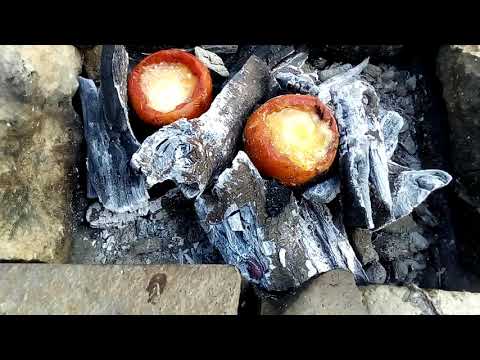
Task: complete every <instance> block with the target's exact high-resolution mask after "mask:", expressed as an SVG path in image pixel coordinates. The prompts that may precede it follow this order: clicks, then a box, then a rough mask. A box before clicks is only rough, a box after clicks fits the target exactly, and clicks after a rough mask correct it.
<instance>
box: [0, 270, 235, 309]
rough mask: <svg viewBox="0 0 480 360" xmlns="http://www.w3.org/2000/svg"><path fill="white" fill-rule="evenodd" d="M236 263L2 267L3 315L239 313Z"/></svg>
mask: <svg viewBox="0 0 480 360" xmlns="http://www.w3.org/2000/svg"><path fill="white" fill-rule="evenodd" d="M240 288H241V277H240V274H239V273H238V271H237V270H236V269H235V268H234V267H230V266H223V265H201V266H175V265H153V266H89V265H46V264H1V265H0V314H9V315H10V314H12V315H13V314H20V315H30V314H45V315H47V314H48V315H56V314H61V315H93V314H95V315H100V314H101V315H149V314H155V315H167V314H168V315H187V314H188V315H235V314H237V309H238V305H239V297H240Z"/></svg>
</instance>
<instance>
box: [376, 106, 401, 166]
mask: <svg viewBox="0 0 480 360" xmlns="http://www.w3.org/2000/svg"><path fill="white" fill-rule="evenodd" d="M381 122H382V129H383V137H384V139H385V152H386V154H387V158H388V159H391V158H392V156H393V153H394V152H395V149H396V148H397V144H398V135H399V134H400V131H401V130H402V127H403V125H404V123H405V120H403V118H402V117H401V116H400V114H399V113H397V112H396V111H386V112H385V114H383V116H382V120H381Z"/></svg>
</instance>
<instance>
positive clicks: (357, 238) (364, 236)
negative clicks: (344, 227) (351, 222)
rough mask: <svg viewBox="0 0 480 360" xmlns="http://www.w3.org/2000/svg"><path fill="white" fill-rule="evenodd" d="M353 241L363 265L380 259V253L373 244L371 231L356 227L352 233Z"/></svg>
mask: <svg viewBox="0 0 480 360" xmlns="http://www.w3.org/2000/svg"><path fill="white" fill-rule="evenodd" d="M350 239H351V242H352V243H353V247H354V249H355V250H356V251H355V252H356V254H357V256H358V259H359V260H360V261H361V262H362V264H363V265H367V264H368V263H371V262H374V261H378V254H377V252H376V251H375V248H374V247H373V245H372V233H371V231H368V230H364V229H359V228H356V229H354V230H353V232H352V235H351V238H350Z"/></svg>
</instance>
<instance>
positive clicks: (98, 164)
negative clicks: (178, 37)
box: [79, 45, 149, 213]
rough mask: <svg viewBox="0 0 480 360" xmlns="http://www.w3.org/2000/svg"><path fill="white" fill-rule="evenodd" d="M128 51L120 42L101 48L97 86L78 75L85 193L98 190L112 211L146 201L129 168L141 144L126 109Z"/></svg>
mask: <svg viewBox="0 0 480 360" xmlns="http://www.w3.org/2000/svg"><path fill="white" fill-rule="evenodd" d="M127 67H128V55H127V52H126V51H125V49H124V47H123V46H117V45H114V46H113V45H112V46H110V45H108V46H107V45H106V46H104V47H103V51H102V64H101V86H100V90H99V91H97V88H96V87H95V84H94V82H93V81H92V80H87V79H84V78H81V77H80V78H79V92H80V98H81V102H82V109H83V121H84V133H85V139H86V143H87V156H88V159H87V169H88V177H89V180H88V181H89V184H90V185H89V189H90V190H89V195H90V196H91V195H93V194H96V195H97V196H98V198H99V200H100V202H101V203H102V204H103V205H104V206H105V208H107V209H108V210H110V211H113V212H119V213H123V212H127V211H135V210H137V209H140V208H142V207H145V206H146V205H147V202H148V199H149V196H148V192H147V189H146V187H145V180H144V178H143V176H141V175H140V174H136V173H135V171H134V170H133V169H132V168H131V167H130V159H131V156H132V155H133V153H134V152H135V151H136V150H137V149H138V147H139V143H138V141H137V140H136V138H135V136H134V135H133V133H132V130H131V128H130V124H129V121H128V111H127V107H126V106H127V105H126V104H127V87H126V86H127Z"/></svg>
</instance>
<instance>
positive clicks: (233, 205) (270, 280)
mask: <svg viewBox="0 0 480 360" xmlns="http://www.w3.org/2000/svg"><path fill="white" fill-rule="evenodd" d="M320 201H321V200H320V199H318V198H317V197H316V196H315V195H312V196H311V197H310V198H309V199H308V200H306V199H305V200H302V201H300V202H299V201H297V200H296V199H295V198H294V197H293V195H292V196H291V197H290V201H289V202H288V203H287V205H286V206H285V207H284V208H283V210H282V211H281V212H279V213H278V214H277V215H276V216H268V214H267V212H266V186H265V182H264V180H263V179H262V177H261V176H260V174H259V172H258V171H257V169H256V168H255V167H254V165H253V163H252V162H251V161H250V159H249V158H248V156H247V155H246V154H245V153H244V152H242V151H240V152H239V153H238V155H237V156H236V158H235V159H234V160H233V163H232V167H231V168H228V169H226V170H225V171H224V172H223V173H222V174H221V175H220V176H219V178H218V180H217V182H216V184H215V185H214V187H213V188H212V189H211V190H210V191H208V192H205V193H203V194H202V195H201V196H199V197H198V198H197V200H196V203H195V207H196V211H197V215H198V217H199V219H200V221H201V224H202V226H203V228H204V229H205V231H206V232H207V236H208V237H209V239H210V241H211V242H212V244H213V245H214V246H215V247H217V248H218V249H219V251H220V253H221V254H222V256H223V258H224V260H225V261H226V262H227V263H229V264H232V265H235V266H236V267H237V268H238V269H239V270H240V272H241V273H242V275H243V276H244V277H245V278H247V279H248V280H250V281H251V282H253V283H256V284H259V285H260V286H262V287H264V288H265V289H267V290H274V291H283V290H287V289H290V288H293V287H297V286H299V285H301V284H302V283H304V282H305V281H307V280H308V279H309V278H311V277H312V276H314V275H316V274H318V273H323V272H326V271H328V270H331V269H334V268H344V269H349V270H350V271H352V272H353V273H354V274H355V275H356V277H357V279H358V280H359V281H360V282H361V281H365V280H366V276H365V274H364V272H363V270H362V268H361V264H360V263H359V262H358V260H357V259H356V257H355V254H354V252H353V250H352V248H351V247H350V244H349V243H348V240H347V239H346V238H345V237H344V236H343V235H342V234H341V232H340V231H339V230H338V229H337V228H336V227H335V225H334V223H333V221H332V216H331V214H330V212H329V210H328V208H327V207H326V206H325V205H323V204H321V203H320Z"/></svg>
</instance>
